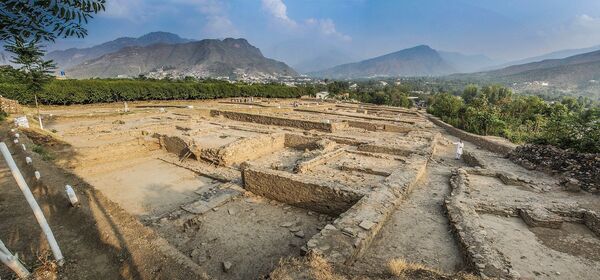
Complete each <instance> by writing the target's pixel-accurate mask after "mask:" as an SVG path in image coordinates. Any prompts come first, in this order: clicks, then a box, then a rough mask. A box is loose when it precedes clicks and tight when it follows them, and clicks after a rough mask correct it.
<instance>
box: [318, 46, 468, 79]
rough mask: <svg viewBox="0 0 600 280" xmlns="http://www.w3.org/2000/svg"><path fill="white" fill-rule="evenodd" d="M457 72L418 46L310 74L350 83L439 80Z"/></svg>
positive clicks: (430, 50)
mask: <svg viewBox="0 0 600 280" xmlns="http://www.w3.org/2000/svg"><path fill="white" fill-rule="evenodd" d="M456 72H458V71H457V70H456V69H455V68H454V67H452V66H451V65H450V64H449V63H448V62H447V61H445V60H444V59H443V58H442V56H441V55H440V54H439V53H438V52H437V51H436V50H434V49H432V48H430V47H429V46H426V45H420V46H416V47H413V48H409V49H404V50H401V51H398V52H394V53H390V54H386V55H383V56H379V57H375V58H371V59H367V60H363V61H360V62H356V63H348V64H343V65H339V66H335V67H333V68H329V69H326V70H323V71H318V72H312V73H310V74H311V75H312V76H317V77H324V78H333V79H353V78H369V77H378V76H382V77H394V76H439V75H445V74H450V73H456Z"/></svg>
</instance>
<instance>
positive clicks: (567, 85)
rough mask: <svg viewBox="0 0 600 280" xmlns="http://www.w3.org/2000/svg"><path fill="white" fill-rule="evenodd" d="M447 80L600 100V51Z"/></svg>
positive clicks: (452, 76)
mask: <svg viewBox="0 0 600 280" xmlns="http://www.w3.org/2000/svg"><path fill="white" fill-rule="evenodd" d="M449 78H459V79H468V80H473V81H477V80H479V81H485V82H499V83H504V84H507V85H510V86H511V87H513V88H514V89H516V90H517V91H529V92H542V93H547V94H569V95H578V96H579V95H580V96H588V97H590V98H593V99H600V51H594V52H588V53H584V54H579V55H575V56H570V57H567V58H562V59H548V60H543V61H539V62H532V63H526V64H521V65H513V66H509V67H505V68H502V69H499V70H493V71H487V72H480V73H473V74H463V75H451V76H449Z"/></svg>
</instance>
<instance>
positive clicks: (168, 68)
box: [46, 32, 297, 79]
mask: <svg viewBox="0 0 600 280" xmlns="http://www.w3.org/2000/svg"><path fill="white" fill-rule="evenodd" d="M46 58H47V59H52V60H54V61H55V62H56V63H57V66H58V67H59V69H62V70H66V74H67V77H69V78H91V77H99V78H115V77H137V76H138V75H140V74H142V75H146V76H149V77H153V78H164V77H174V78H177V77H185V76H194V77H199V78H204V77H228V78H233V79H241V78H251V79H252V78H273V77H279V76H295V75H297V73H296V72H295V71H294V70H293V69H292V68H290V67H289V66H287V65H286V64H285V63H283V62H279V61H276V60H273V59H268V58H265V57H264V56H263V55H262V53H261V51H260V50H259V49H258V48H256V47H254V46H252V45H250V44H249V43H248V41H246V40H245V39H232V38H227V39H224V40H218V39H206V40H201V41H194V40H190V39H184V38H181V37H179V36H178V35H176V34H173V33H168V32H152V33H148V34H146V35H143V36H141V37H138V38H131V37H123V38H118V39H115V40H113V41H109V42H106V43H103V44H100V45H96V46H93V47H90V48H81V49H77V48H72V49H67V50H63V51H53V52H50V53H48V55H47V56H46Z"/></svg>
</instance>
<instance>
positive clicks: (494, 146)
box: [427, 114, 517, 155]
mask: <svg viewBox="0 0 600 280" xmlns="http://www.w3.org/2000/svg"><path fill="white" fill-rule="evenodd" d="M427 118H428V119H429V120H430V121H431V122H433V123H434V124H436V125H437V126H439V127H441V128H443V129H445V130H446V131H447V132H448V133H450V134H451V135H453V136H455V137H458V138H460V139H463V140H465V141H469V142H471V143H473V144H475V145H477V146H479V147H482V148H484V149H487V150H489V151H492V152H495V153H499V154H502V155H508V154H509V153H510V152H512V151H513V150H514V149H515V148H516V146H517V145H515V144H512V143H510V142H509V141H508V140H501V139H498V140H492V139H489V137H486V136H481V135H477V134H473V133H469V132H466V131H464V130H462V129H458V128H456V127H454V126H451V125H449V124H447V123H445V122H443V121H442V120H440V119H439V118H436V117H434V116H432V115H429V114H428V115H427Z"/></svg>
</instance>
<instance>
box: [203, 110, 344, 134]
mask: <svg viewBox="0 0 600 280" xmlns="http://www.w3.org/2000/svg"><path fill="white" fill-rule="evenodd" d="M210 115H211V116H213V117H216V116H223V117H225V118H228V119H231V120H235V121H241V122H252V123H258V124H264V125H276V126H286V127H294V128H300V129H305V130H318V131H324V132H334V131H336V130H339V129H343V128H345V127H347V124H345V123H325V122H314V121H307V120H298V119H289V118H280V117H272V116H264V115H256V114H247V113H239V112H231V111H219V110H211V111H210Z"/></svg>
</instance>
